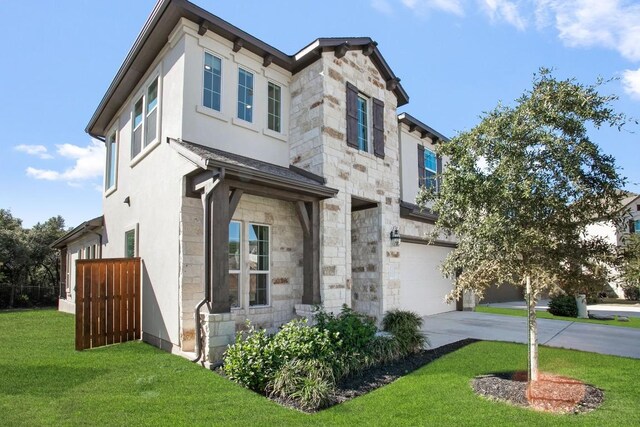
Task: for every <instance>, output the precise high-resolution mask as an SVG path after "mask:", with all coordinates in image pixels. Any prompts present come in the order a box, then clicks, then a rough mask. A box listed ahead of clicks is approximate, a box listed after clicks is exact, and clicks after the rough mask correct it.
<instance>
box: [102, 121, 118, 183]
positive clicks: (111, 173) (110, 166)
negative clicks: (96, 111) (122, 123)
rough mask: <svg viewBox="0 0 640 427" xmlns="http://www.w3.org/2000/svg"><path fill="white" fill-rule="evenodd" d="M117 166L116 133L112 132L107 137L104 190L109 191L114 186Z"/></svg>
mask: <svg viewBox="0 0 640 427" xmlns="http://www.w3.org/2000/svg"><path fill="white" fill-rule="evenodd" d="M117 165H118V133H117V131H116V130H113V132H111V133H110V134H109V136H108V137H107V167H106V171H105V174H104V189H105V191H106V190H109V189H111V188H113V187H115V185H116V168H117Z"/></svg>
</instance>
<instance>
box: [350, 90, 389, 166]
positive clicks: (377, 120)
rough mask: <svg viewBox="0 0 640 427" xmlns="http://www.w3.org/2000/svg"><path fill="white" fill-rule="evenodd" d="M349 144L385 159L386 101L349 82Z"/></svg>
mask: <svg viewBox="0 0 640 427" xmlns="http://www.w3.org/2000/svg"><path fill="white" fill-rule="evenodd" d="M346 95H347V104H346V107H347V117H346V119H347V134H346V137H347V145H348V146H349V147H351V148H354V149H357V150H360V151H365V152H367V153H372V154H373V155H374V156H376V157H378V158H381V159H384V138H385V133H384V102H382V101H381V100H379V99H376V98H373V97H369V96H366V95H364V94H362V93H361V92H359V91H358V88H357V87H355V86H354V85H352V84H351V83H349V82H347V93H346Z"/></svg>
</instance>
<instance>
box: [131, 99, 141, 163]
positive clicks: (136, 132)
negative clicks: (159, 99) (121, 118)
mask: <svg viewBox="0 0 640 427" xmlns="http://www.w3.org/2000/svg"><path fill="white" fill-rule="evenodd" d="M143 105H144V97H140V99H138V100H137V101H136V104H135V106H134V107H133V139H132V141H131V158H133V157H135V156H137V155H138V153H140V151H142V121H143V120H142V106H143Z"/></svg>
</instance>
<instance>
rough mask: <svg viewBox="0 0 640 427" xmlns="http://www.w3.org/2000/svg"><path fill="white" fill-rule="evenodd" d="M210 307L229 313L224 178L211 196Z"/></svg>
mask: <svg viewBox="0 0 640 427" xmlns="http://www.w3.org/2000/svg"><path fill="white" fill-rule="evenodd" d="M210 242H211V308H212V312H213V313H229V312H231V306H230V304H229V184H227V183H226V182H225V181H224V180H223V181H222V182H220V183H219V184H218V185H217V186H216V188H215V189H214V190H213V194H212V197H211V240H210Z"/></svg>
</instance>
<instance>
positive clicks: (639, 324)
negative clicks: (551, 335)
mask: <svg viewBox="0 0 640 427" xmlns="http://www.w3.org/2000/svg"><path fill="white" fill-rule="evenodd" d="M476 311H477V312H479V313H491V314H504V315H507V316H518V317H527V310H524V309H521V308H500V307H487V306H484V305H480V306H477V307H476ZM536 317H538V318H539V319H553V320H566V321H568V322H580V323H596V324H598V325H611V326H622V327H624V328H636V329H640V317H630V316H629V321H628V322H619V321H617V320H595V319H578V318H576V317H564V316H554V315H553V314H551V313H549V312H546V311H536Z"/></svg>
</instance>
